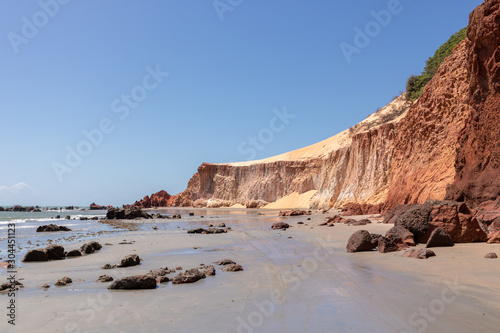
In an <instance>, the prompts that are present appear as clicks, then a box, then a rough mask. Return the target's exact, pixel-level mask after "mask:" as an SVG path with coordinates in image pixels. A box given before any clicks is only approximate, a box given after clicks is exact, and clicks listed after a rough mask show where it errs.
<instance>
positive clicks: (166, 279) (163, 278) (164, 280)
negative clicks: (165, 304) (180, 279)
mask: <svg viewBox="0 0 500 333" xmlns="http://www.w3.org/2000/svg"><path fill="white" fill-rule="evenodd" d="M156 281H158V283H167V282H169V281H170V278H169V277H168V276H159V277H158V278H157V279H156Z"/></svg>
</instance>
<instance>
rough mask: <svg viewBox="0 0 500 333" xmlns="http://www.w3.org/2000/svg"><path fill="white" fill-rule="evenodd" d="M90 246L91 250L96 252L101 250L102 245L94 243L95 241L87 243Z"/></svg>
mask: <svg viewBox="0 0 500 333" xmlns="http://www.w3.org/2000/svg"><path fill="white" fill-rule="evenodd" d="M87 244H89V245H90V246H92V248H93V249H94V250H95V251H98V250H100V249H102V245H101V244H100V243H99V242H96V241H91V242H89V243H87Z"/></svg>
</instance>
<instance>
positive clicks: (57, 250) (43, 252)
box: [22, 241, 102, 262]
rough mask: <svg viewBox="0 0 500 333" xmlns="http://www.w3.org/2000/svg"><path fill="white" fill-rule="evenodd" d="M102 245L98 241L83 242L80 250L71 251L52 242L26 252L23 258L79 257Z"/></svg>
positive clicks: (54, 258) (57, 258)
mask: <svg viewBox="0 0 500 333" xmlns="http://www.w3.org/2000/svg"><path fill="white" fill-rule="evenodd" d="M101 248H102V245H101V244H99V243H98V242H96V241H91V242H89V243H86V244H83V245H82V246H81V248H80V251H79V250H71V251H69V252H67V253H66V252H65V251H64V247H62V246H61V245H55V244H51V245H49V246H47V247H45V248H44V249H34V250H29V251H28V252H26V255H25V256H24V258H23V260H22V261H23V262H30V261H48V260H61V259H64V258H65V257H79V256H81V255H82V253H93V252H94V251H97V250H100V249H101Z"/></svg>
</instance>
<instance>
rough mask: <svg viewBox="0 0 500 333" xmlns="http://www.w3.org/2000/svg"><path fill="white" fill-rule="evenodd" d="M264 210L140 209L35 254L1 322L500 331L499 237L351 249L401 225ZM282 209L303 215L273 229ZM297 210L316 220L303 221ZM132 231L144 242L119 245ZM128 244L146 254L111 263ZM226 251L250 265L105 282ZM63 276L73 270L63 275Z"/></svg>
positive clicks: (108, 327)
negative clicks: (190, 278) (91, 238)
mask: <svg viewBox="0 0 500 333" xmlns="http://www.w3.org/2000/svg"><path fill="white" fill-rule="evenodd" d="M190 211H192V210H190ZM258 212H259V211H256V210H252V211H250V212H246V213H245V214H247V215H245V216H243V215H237V216H234V215H217V216H218V217H214V216H210V215H208V214H209V213H210V212H208V211H207V212H204V213H203V214H206V215H207V216H204V218H201V217H199V216H195V217H189V218H188V217H187V215H186V216H185V215H183V219H182V220H180V221H178V220H177V221H174V220H147V222H135V221H134V222H132V224H134V223H137V224H140V227H139V228H137V229H135V231H127V232H123V233H121V234H120V235H119V236H116V237H108V238H104V237H103V238H100V239H99V242H100V243H101V244H103V245H104V244H105V243H111V244H113V245H112V246H103V249H101V250H100V251H98V252H96V253H94V254H91V255H86V256H83V257H79V258H74V259H66V260H62V261H50V262H43V263H26V264H24V265H23V267H22V268H20V269H19V272H18V278H19V277H20V278H23V279H24V280H22V282H23V283H24V285H25V288H24V289H22V290H21V291H20V292H19V293H18V297H17V300H16V301H17V304H18V308H17V318H16V326H15V329H12V327H11V325H8V324H7V320H6V319H3V320H2V321H0V331H2V332H3V331H7V330H8V331H14V332H15V331H18V332H165V331H168V332H199V331H204V332H471V331H477V332H496V331H498V327H499V325H500V318H499V317H498V315H497V314H498V311H499V310H500V288H499V287H498V276H500V259H496V260H488V259H484V258H483V257H484V255H485V254H486V253H488V252H497V253H500V245H487V244H459V245H456V246H455V247H453V248H436V249H434V251H435V252H436V254H437V257H434V258H430V259H427V260H417V259H412V258H402V257H401V255H402V252H396V253H389V254H380V253H378V252H372V253H355V254H348V253H346V252H345V245H346V242H347V239H348V238H349V236H350V235H351V234H352V233H353V232H354V231H356V230H360V229H366V230H368V231H370V232H372V233H384V232H385V231H386V230H388V229H389V228H390V227H391V225H383V224H376V223H374V224H370V225H367V226H361V227H350V226H346V225H336V226H335V227H331V228H329V227H318V226H317V224H319V223H320V222H323V221H324V219H325V216H331V215H332V214H328V215H323V214H317V215H313V216H311V218H312V220H311V221H307V220H306V219H307V217H293V218H277V217H276V213H275V212H267V211H264V212H263V213H264V214H266V215H257V213H258ZM217 214H220V211H217ZM278 220H282V221H286V222H287V223H289V224H291V225H292V227H291V228H290V229H288V230H287V231H276V230H270V225H271V224H272V223H273V222H276V221H278ZM187 221H190V222H187ZM298 221H303V222H305V223H306V224H304V225H297V224H296V222H298ZM220 222H224V223H226V225H227V226H228V227H231V228H232V229H233V230H232V231H230V232H228V233H226V234H217V235H200V234H194V235H190V234H187V233H186V231H185V230H182V227H183V225H185V227H186V228H187V227H192V226H193V225H207V224H208V223H213V224H215V225H216V224H218V223H220ZM153 226H156V227H157V228H158V230H153V229H152V227H153ZM177 227H179V228H177ZM311 227H312V229H311ZM131 229H132V230H134V228H131ZM289 237H292V238H289ZM124 239H126V240H127V241H135V242H134V243H133V244H127V245H119V244H118V243H119V242H121V241H123V240H124ZM80 245H81V244H80V243H75V244H71V245H66V246H65V248H66V250H71V249H76V248H78V247H79V246H80ZM194 247H197V249H195V248H194ZM198 247H199V248H198ZM128 254H138V255H139V256H140V257H141V258H142V259H143V261H142V263H141V265H140V266H135V267H129V268H117V269H113V270H102V269H101V268H100V267H101V266H102V265H104V264H106V263H116V262H119V261H120V260H121V259H122V258H123V257H124V256H125V255H128ZM223 258H230V259H233V260H234V261H236V262H237V263H238V264H241V265H242V266H243V267H244V271H243V272H223V271H221V270H220V267H219V266H216V269H217V275H216V276H214V277H207V278H206V279H203V280H200V281H198V282H197V283H194V284H186V285H172V284H171V283H168V284H161V285H159V287H158V288H157V289H156V290H138V291H110V290H108V289H107V286H108V285H109V284H108V283H97V282H95V280H96V279H97V278H98V277H99V276H100V275H103V274H108V275H111V276H113V277H114V278H115V279H116V278H120V277H124V276H130V275H137V274H145V273H147V272H149V270H152V269H157V268H160V267H165V266H167V267H168V268H175V267H177V266H182V267H183V268H184V269H189V268H195V267H200V264H202V263H203V264H212V263H213V262H215V261H218V260H220V259H223ZM1 272H2V275H5V274H4V273H5V271H4V270H2V271H1ZM174 275H175V274H170V275H169V276H170V277H173V276H174ZM63 276H69V277H70V278H72V279H73V281H74V282H73V283H72V284H69V285H67V286H64V287H54V286H53V283H54V282H55V281H57V280H58V279H60V278H62V277H63ZM46 282H48V283H50V285H51V287H50V288H49V289H48V290H46V291H44V290H42V289H40V286H41V285H42V284H43V283H46ZM2 300H3V301H2ZM0 301H2V302H4V303H5V304H7V301H8V298H7V296H6V295H5V294H2V295H0ZM3 316H5V315H3Z"/></svg>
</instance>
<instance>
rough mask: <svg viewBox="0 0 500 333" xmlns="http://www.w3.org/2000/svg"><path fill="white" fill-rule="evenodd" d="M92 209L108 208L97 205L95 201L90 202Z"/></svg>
mask: <svg viewBox="0 0 500 333" xmlns="http://www.w3.org/2000/svg"><path fill="white" fill-rule="evenodd" d="M89 209H90V210H106V209H108V207H107V206H101V205H96V204H95V202H93V203H91V204H90V208H89Z"/></svg>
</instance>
